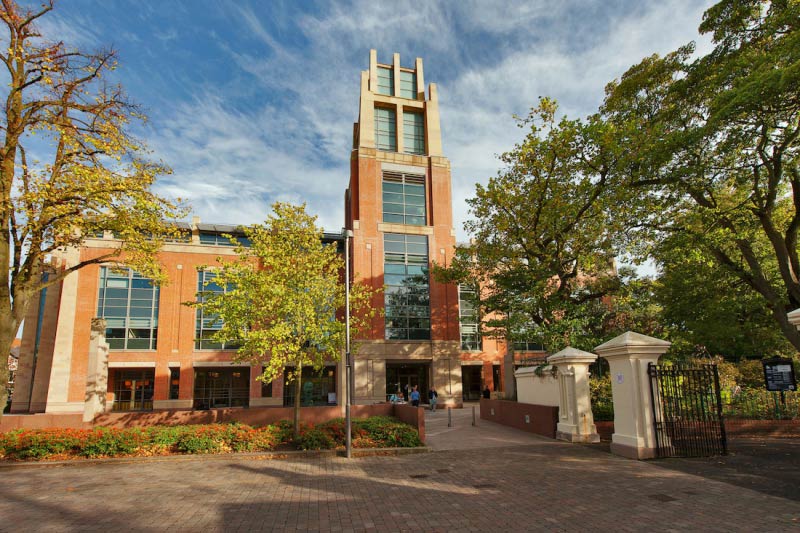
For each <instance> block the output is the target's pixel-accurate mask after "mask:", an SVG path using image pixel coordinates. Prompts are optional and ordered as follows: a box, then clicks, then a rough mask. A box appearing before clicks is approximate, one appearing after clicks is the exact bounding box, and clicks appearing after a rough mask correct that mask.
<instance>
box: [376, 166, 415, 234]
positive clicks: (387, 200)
mask: <svg viewBox="0 0 800 533" xmlns="http://www.w3.org/2000/svg"><path fill="white" fill-rule="evenodd" d="M383 221H384V222H391V223H399V224H412V225H414V226H424V225H425V176H414V175H408V174H403V173H400V172H384V173H383Z"/></svg>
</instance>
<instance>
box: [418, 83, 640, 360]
mask: <svg viewBox="0 0 800 533" xmlns="http://www.w3.org/2000/svg"><path fill="white" fill-rule="evenodd" d="M556 113H557V106H556V104H555V102H553V101H552V100H549V99H546V98H545V99H542V100H541V101H540V102H539V106H538V107H536V108H534V109H533V110H532V111H531V113H530V115H529V116H528V117H527V118H525V119H522V120H520V122H519V124H520V127H523V128H528V129H529V131H528V134H527V135H526V137H525V139H524V140H523V141H522V142H521V143H519V144H518V145H516V146H515V147H514V148H513V149H512V150H511V151H509V152H507V153H504V154H503V155H502V156H501V161H502V162H503V163H504V164H505V168H504V169H503V170H502V171H501V172H500V173H499V174H498V175H497V176H495V177H493V178H492V179H490V180H489V183H488V184H487V185H486V186H485V187H484V186H482V185H478V186H477V189H476V194H475V197H474V198H472V199H470V200H468V203H469V205H470V212H471V214H472V218H471V220H470V221H468V222H467V223H466V224H465V227H466V229H467V231H468V232H469V233H470V234H471V236H472V240H471V244H470V245H469V246H465V247H463V248H460V249H459V250H458V253H457V256H456V258H455V259H454V261H453V263H452V264H451V266H450V267H449V268H447V269H443V268H441V267H440V266H437V267H436V268H435V269H434V273H435V275H436V276H438V277H439V279H441V280H443V281H450V282H459V283H465V284H466V283H469V284H471V285H474V286H480V287H481V288H482V289H481V291H480V306H481V314H482V316H483V317H485V318H484V326H485V327H484V334H485V335H491V336H498V337H503V338H507V339H512V340H515V339H518V338H520V337H521V336H522V337H528V338H527V339H524V340H530V337H531V336H535V337H537V338H538V339H540V340H541V341H542V342H543V344H544V345H545V347H546V348H547V349H549V350H557V349H560V348H562V347H564V346H565V345H567V344H572V345H575V346H585V345H586V344H587V343H588V342H592V341H587V335H588V330H587V318H588V317H594V316H596V315H597V313H598V312H599V313H602V312H603V309H605V308H607V304H608V302H607V301H604V299H607V297H608V296H609V295H611V294H612V293H613V292H614V291H616V290H617V289H619V287H620V283H621V282H620V276H619V275H618V273H617V272H616V270H615V268H614V260H615V256H616V255H617V253H618V249H617V246H616V242H615V238H616V236H617V235H618V234H620V233H621V229H622V228H621V227H620V226H619V220H620V219H619V218H618V217H616V216H615V213H614V211H615V210H616V209H618V208H619V205H620V204H621V203H624V202H627V200H626V199H625V198H624V197H623V195H624V194H625V193H626V189H624V188H622V187H615V186H614V179H615V175H616V174H615V172H614V168H615V165H616V161H617V158H618V155H617V154H616V153H615V151H614V150H613V149H611V148H610V145H609V144H608V143H607V142H606V138H607V137H608V135H609V132H608V131H607V129H606V128H605V125H604V124H603V122H602V121H601V120H599V118H598V117H590V118H589V119H587V120H586V121H580V120H568V119H566V118H563V119H561V120H557V119H556Z"/></svg>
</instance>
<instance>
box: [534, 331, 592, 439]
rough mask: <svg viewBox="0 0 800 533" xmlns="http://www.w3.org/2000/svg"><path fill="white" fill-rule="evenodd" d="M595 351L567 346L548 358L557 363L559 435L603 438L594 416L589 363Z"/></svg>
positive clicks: (557, 435) (559, 437) (562, 436)
mask: <svg viewBox="0 0 800 533" xmlns="http://www.w3.org/2000/svg"><path fill="white" fill-rule="evenodd" d="M596 360H597V356H596V355H595V354H593V353H589V352H584V351H581V350H576V349H575V348H572V347H567V348H564V349H563V350H561V351H560V352H558V353H555V354H553V355H551V356H550V357H548V358H547V362H548V363H550V364H551V365H554V366H556V367H558V389H559V396H558V425H557V426H556V438H557V439H559V440H565V441H567V442H600V435H598V434H597V428H596V427H595V425H594V416H592V399H591V393H590V392H589V365H590V364H592V363H594V362H595V361H596Z"/></svg>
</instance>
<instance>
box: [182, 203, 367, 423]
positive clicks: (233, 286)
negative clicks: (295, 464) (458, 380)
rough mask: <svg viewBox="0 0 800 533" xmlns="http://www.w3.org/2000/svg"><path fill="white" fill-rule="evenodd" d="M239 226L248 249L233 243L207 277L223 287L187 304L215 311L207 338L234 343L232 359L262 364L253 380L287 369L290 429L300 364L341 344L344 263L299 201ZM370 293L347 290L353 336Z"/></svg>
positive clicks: (316, 364)
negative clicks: (291, 391)
mask: <svg viewBox="0 0 800 533" xmlns="http://www.w3.org/2000/svg"><path fill="white" fill-rule="evenodd" d="M244 232H245V235H246V236H247V238H248V239H249V240H250V247H247V248H245V247H243V246H241V245H239V246H237V248H236V252H237V255H238V257H237V258H236V259H235V260H232V261H225V260H222V259H219V260H218V263H219V264H218V265H216V266H215V267H214V272H215V273H216V276H215V277H214V278H213V283H215V284H217V285H218V286H220V287H227V290H225V291H222V292H220V291H216V292H210V291H204V292H203V293H201V298H200V300H199V301H198V302H191V303H190V305H192V306H195V307H199V308H202V309H203V311H204V314H205V316H216V317H218V320H219V321H220V323H221V328H220V329H219V330H218V331H217V333H216V334H215V339H216V340H217V341H219V342H225V343H231V344H233V345H237V346H239V348H238V350H237V352H236V356H235V359H236V360H237V361H239V362H247V363H250V364H252V365H258V366H263V367H264V372H263V374H262V375H261V376H259V378H258V379H260V380H263V381H265V382H270V381H272V380H274V379H275V378H276V377H278V376H281V375H282V374H283V372H284V369H285V368H286V367H287V366H291V367H294V370H293V372H292V373H291V375H290V376H287V377H288V381H289V382H294V383H295V432H297V431H299V424H298V422H299V408H300V400H301V384H302V381H301V378H302V370H303V368H305V367H313V368H315V369H317V370H321V369H322V367H323V365H324V364H325V363H326V362H328V361H338V360H339V359H340V357H341V354H342V350H343V349H344V347H345V334H346V324H345V322H344V321H343V320H341V318H342V313H343V310H344V307H345V298H346V294H345V284H344V283H342V273H343V272H344V261H343V259H342V257H341V256H340V254H339V251H338V250H337V247H336V245H335V244H323V231H322V229H321V228H318V227H317V226H316V217H314V216H311V215H309V214H307V213H306V211H305V205H302V206H294V205H291V204H285V203H276V204H274V205H273V213H272V214H270V215H269V217H268V218H267V220H266V221H265V222H264V224H257V225H253V226H249V227H245V228H244ZM233 240H234V241H235V239H233ZM208 283H210V282H207V284H208ZM372 294H373V291H372V290H371V289H370V288H369V287H367V286H366V285H365V284H362V283H356V284H354V285H353V287H352V289H351V291H350V308H351V315H350V325H351V329H352V330H353V331H352V336H353V337H355V338H357V337H358V333H359V332H360V331H363V330H365V329H368V328H369V324H370V321H371V319H372V318H373V317H374V316H375V309H374V308H373V307H371V306H370V305H369V302H370V299H371V298H372Z"/></svg>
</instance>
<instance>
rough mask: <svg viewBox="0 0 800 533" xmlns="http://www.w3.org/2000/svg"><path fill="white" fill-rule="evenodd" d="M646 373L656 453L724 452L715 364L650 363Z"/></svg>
mask: <svg viewBox="0 0 800 533" xmlns="http://www.w3.org/2000/svg"><path fill="white" fill-rule="evenodd" d="M648 373H649V374H650V395H651V399H652V403H653V421H654V427H655V437H656V448H657V456H658V457H708V456H712V455H725V454H726V453H727V451H728V450H727V442H726V438H725V422H724V420H723V418H722V398H721V396H720V393H719V373H718V372H717V365H714V364H710V365H700V366H694V367H686V366H667V365H656V364H653V363H650V364H649V365H648Z"/></svg>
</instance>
